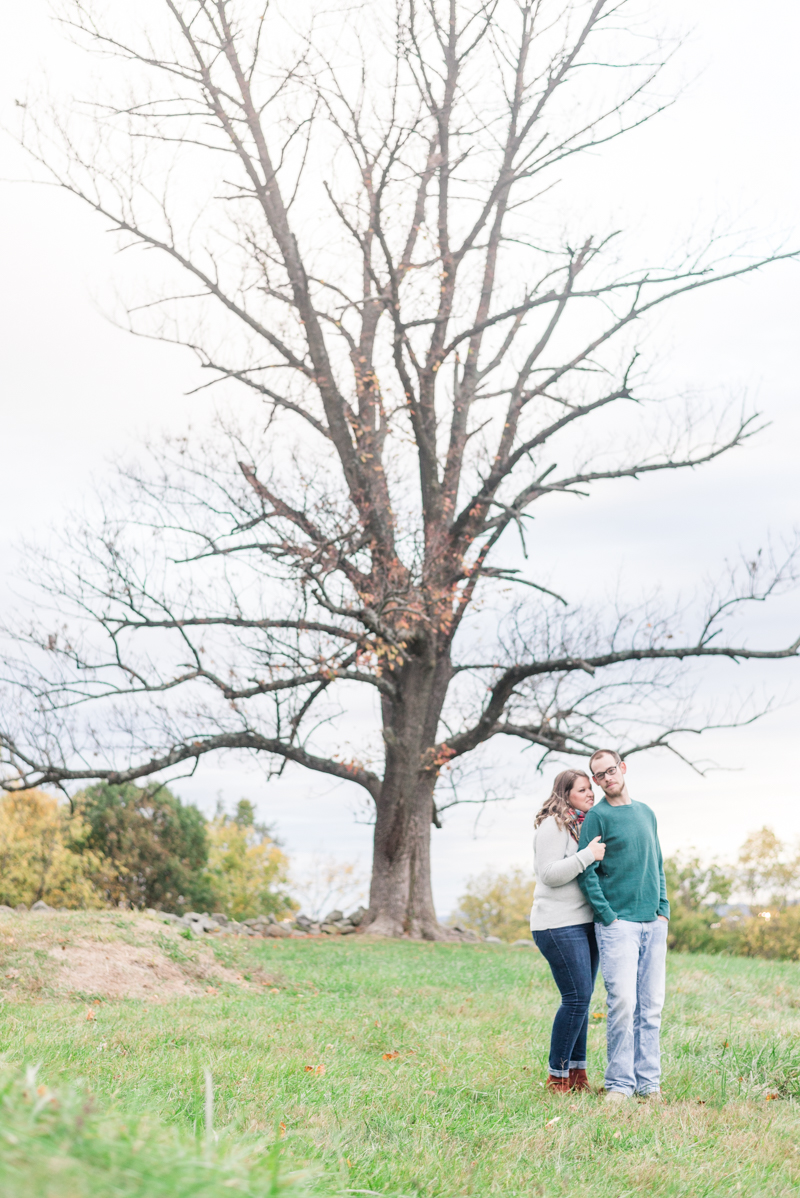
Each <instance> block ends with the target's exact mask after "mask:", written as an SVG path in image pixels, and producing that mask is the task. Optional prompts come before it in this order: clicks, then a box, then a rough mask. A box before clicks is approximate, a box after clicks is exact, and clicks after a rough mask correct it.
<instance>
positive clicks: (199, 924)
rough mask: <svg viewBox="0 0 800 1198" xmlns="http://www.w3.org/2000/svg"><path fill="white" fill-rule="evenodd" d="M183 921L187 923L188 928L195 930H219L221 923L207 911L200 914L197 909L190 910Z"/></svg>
mask: <svg viewBox="0 0 800 1198" xmlns="http://www.w3.org/2000/svg"><path fill="white" fill-rule="evenodd" d="M181 923H183V924H185V925H186V927H187V928H191V929H192V931H193V932H218V931H219V924H218V923H217V921H216V920H215V919H212V918H211V916H210V915H209V914H208V913H207V912H203V914H202V915H200V914H198V912H197V911H188V912H187V913H186V915H184V917H183V919H182V920H181Z"/></svg>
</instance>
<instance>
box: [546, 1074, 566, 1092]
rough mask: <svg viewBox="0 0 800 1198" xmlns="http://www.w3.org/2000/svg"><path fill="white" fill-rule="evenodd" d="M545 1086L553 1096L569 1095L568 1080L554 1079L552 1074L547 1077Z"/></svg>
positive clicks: (564, 1078)
mask: <svg viewBox="0 0 800 1198" xmlns="http://www.w3.org/2000/svg"><path fill="white" fill-rule="evenodd" d="M545 1085H546V1086H547V1089H548V1090H550V1091H551V1092H552V1093H553V1094H569V1091H570V1084H569V1078H568V1077H554V1076H553V1074H552V1073H549V1074H548V1075H547V1081H546V1082H545Z"/></svg>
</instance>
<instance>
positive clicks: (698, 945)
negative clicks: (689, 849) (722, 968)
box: [664, 855, 735, 953]
mask: <svg viewBox="0 0 800 1198" xmlns="http://www.w3.org/2000/svg"><path fill="white" fill-rule="evenodd" d="M664 874H665V876H666V879H667V897H668V898H669V905H670V921H669V946H670V948H672V949H675V950H676V951H678V952H685V953H715V952H725V951H729V950H730V948H731V937H730V934H729V932H728V930H727V929H723V928H722V924H721V922H720V918H719V915H718V914H717V907H718V905H719V904H721V903H725V902H727V900H728V899H729V898H730V895H731V891H732V889H733V885H734V881H735V876H734V873H733V870H732V869H730V868H728V867H726V866H724V865H721V864H720V863H719V862H717V861H712V862H710V863H704V862H703V861H701V860H700V858H699V857H696V856H695V857H683V856H680V855H676V856H675V857H668V858H667V859H666V860H665V862H664Z"/></svg>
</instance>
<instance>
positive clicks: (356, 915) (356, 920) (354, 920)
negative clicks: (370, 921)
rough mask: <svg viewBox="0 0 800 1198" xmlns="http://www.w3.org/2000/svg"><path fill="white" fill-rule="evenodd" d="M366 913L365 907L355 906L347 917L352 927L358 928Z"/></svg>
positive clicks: (367, 911)
mask: <svg viewBox="0 0 800 1198" xmlns="http://www.w3.org/2000/svg"><path fill="white" fill-rule="evenodd" d="M368 915H369V910H368V909H367V908H366V907H357V908H356V910H355V911H354V912H353V914H352V915H351V916H350V917H349V918H350V923H351V924H352V925H353V927H354V928H360V927H361V925H362V923H363V922H364V920H365V919H366V917H367V916H368Z"/></svg>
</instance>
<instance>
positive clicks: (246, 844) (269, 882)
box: [208, 815, 295, 919]
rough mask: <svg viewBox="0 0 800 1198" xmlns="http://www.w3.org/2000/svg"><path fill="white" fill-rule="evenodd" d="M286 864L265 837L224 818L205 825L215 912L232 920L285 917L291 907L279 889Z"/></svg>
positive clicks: (283, 880) (276, 849) (279, 852)
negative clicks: (255, 917)
mask: <svg viewBox="0 0 800 1198" xmlns="http://www.w3.org/2000/svg"><path fill="white" fill-rule="evenodd" d="M288 868H289V862H288V860H287V858H286V855H285V854H284V853H283V852H282V851H281V849H280V848H279V847H278V845H277V844H275V842H274V841H273V840H271V839H270V837H269V836H267V835H265V834H264V833H263V832H260V831H259V830H258V829H256V828H254V827H253V825H252V824H243V823H241V822H237V821H236V820H235V819H232V818H230V817H229V816H226V815H218V816H217V817H216V818H215V819H213V820H212V821H211V822H210V824H209V825H208V877H209V880H210V882H211V885H212V887H213V889H214V894H215V896H216V903H217V906H216V909H217V910H219V911H224V912H225V914H226V915H228V916H230V917H231V918H232V919H247V918H250V917H252V916H255V915H261V914H264V915H276V916H281V915H288V914H290V913H291V911H292V910H293V909H294V908H295V904H294V903H293V902H292V900H291V899H290V898H289V897H288V895H287V894H286V892H285V890H284V889H283V887H284V884H285V882H286V879H287V874H288Z"/></svg>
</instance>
